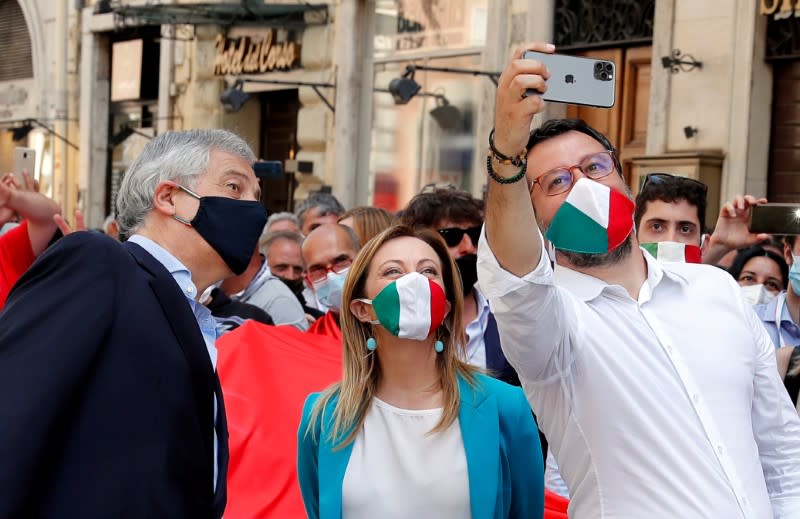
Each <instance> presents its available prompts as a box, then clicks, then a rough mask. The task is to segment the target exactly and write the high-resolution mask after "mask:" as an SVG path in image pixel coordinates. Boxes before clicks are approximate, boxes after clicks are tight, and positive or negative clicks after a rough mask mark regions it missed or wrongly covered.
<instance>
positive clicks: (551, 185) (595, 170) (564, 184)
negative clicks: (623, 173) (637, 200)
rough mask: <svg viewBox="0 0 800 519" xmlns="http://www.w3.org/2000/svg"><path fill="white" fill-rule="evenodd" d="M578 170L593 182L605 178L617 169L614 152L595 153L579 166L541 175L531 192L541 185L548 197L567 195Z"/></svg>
mask: <svg viewBox="0 0 800 519" xmlns="http://www.w3.org/2000/svg"><path fill="white" fill-rule="evenodd" d="M576 169H577V170H579V171H580V172H581V173H583V174H584V175H586V176H587V177H589V178H591V179H592V180H600V179H601V178H605V177H607V176H608V175H610V174H611V173H612V172H613V171H614V170H615V169H616V166H615V164H614V152H613V151H611V150H606V151H601V152H600V153H594V154H592V155H588V156H586V157H584V158H583V160H581V162H580V163H579V164H575V165H574V166H569V167H566V166H564V167H560V168H555V169H551V170H550V171H548V172H547V173H543V174H541V175H539V176H538V177H536V179H535V180H534V181H533V182H531V185H530V192H531V193H532V192H533V186H535V185H536V184H539V186H541V188H542V191H544V194H545V195H547V196H555V195H560V194H562V193H566V192H567V191H569V190H570V188H571V187H572V184H574V183H575V176H574V174H573V172H574V171H575V170H576Z"/></svg>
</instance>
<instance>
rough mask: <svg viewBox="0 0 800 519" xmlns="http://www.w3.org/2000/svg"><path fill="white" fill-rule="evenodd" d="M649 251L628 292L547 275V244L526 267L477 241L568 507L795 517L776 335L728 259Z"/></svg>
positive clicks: (485, 282)
mask: <svg viewBox="0 0 800 519" xmlns="http://www.w3.org/2000/svg"><path fill="white" fill-rule="evenodd" d="M535 239H539V240H541V235H539V237H536V238H535ZM542 250H543V251H544V247H543V248H542ZM634 253H636V252H634ZM643 253H644V256H645V259H646V260H647V272H648V275H647V280H646V281H645V283H644V285H643V286H642V288H641V290H640V293H639V300H638V301H635V300H633V299H631V297H630V295H629V294H628V293H627V292H626V291H625V289H623V288H622V287H620V286H616V285H607V284H606V283H604V282H603V281H601V280H599V279H597V278H594V277H591V276H588V275H585V274H581V273H579V272H576V271H573V270H570V269H566V268H563V267H558V266H557V267H556V271H555V276H554V272H553V270H552V269H551V267H550V261H549V258H548V257H547V255H546V254H545V253H542V257H541V259H540V261H539V264H538V266H537V267H536V268H535V269H534V270H533V271H532V272H530V273H529V274H527V275H525V276H523V277H521V278H520V277H518V276H515V275H513V274H511V273H509V272H507V271H505V270H503V269H502V268H501V267H500V266H499V264H498V262H497V259H496V258H495V256H494V254H493V253H492V251H491V249H490V247H489V245H488V243H487V241H486V238H485V236H481V240H480V243H479V247H478V278H479V280H480V284H481V287H482V289H483V291H484V294H485V295H486V296H487V298H488V299H489V303H490V306H491V309H492V312H493V313H494V316H495V318H496V319H497V324H498V327H499V331H500V339H501V344H502V347H503V351H504V352H505V354H506V357H507V358H508V360H509V362H510V363H511V364H512V365H513V366H514V368H516V370H517V373H518V374H519V376H520V379H521V381H522V384H523V388H524V389H525V393H526V395H527V397H528V400H529V402H530V403H531V406H532V407H533V410H534V412H535V413H536V416H537V418H538V420H539V426H540V427H541V428H542V430H543V431H544V432H545V434H546V435H547V439H548V440H549V442H550V447H551V448H552V449H553V452H554V454H555V456H556V459H557V460H558V464H559V467H560V468H561V473H562V475H563V477H564V480H565V481H566V482H567V484H568V486H569V493H570V495H571V497H572V501H571V504H570V511H571V514H570V517H576V518H598V517H626V518H628V517H630V518H646V517H653V518H655V517H659V518H660V517H686V518H689V517H691V518H704V517H707V518H725V519H730V518H739V517H746V518H771V517H773V516H774V517H775V518H790V517H791V518H798V517H800V419H798V416H797V413H796V411H795V410H794V408H793V407H792V405H791V403H790V401H789V397H788V395H787V393H786V390H785V389H784V387H783V383H782V382H781V380H780V378H779V376H778V372H777V368H776V365H775V349H774V347H773V346H772V344H771V341H770V339H769V336H768V335H767V333H766V331H765V330H764V328H763V326H762V325H761V323H760V322H759V321H758V319H757V318H756V315H755V314H754V312H753V310H752V308H750V307H749V305H747V304H746V303H745V302H744V300H743V298H742V297H741V295H740V290H739V287H738V285H737V284H736V283H735V282H734V280H733V279H732V278H731V277H730V276H729V275H728V274H726V273H725V272H723V271H722V270H719V269H717V268H715V267H711V266H705V265H691V264H681V263H674V264H668V265H660V264H658V263H657V262H656V261H655V259H653V258H652V256H650V255H649V254H647V253H646V252H643Z"/></svg>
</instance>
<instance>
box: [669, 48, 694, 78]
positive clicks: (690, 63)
mask: <svg viewBox="0 0 800 519" xmlns="http://www.w3.org/2000/svg"><path fill="white" fill-rule="evenodd" d="M661 65H662V66H663V67H664V68H668V69H670V70H669V71H670V73H672V74H675V73H676V72H678V71H679V70H680V71H683V72H689V71H690V70H694V69H695V68H703V63H702V62H701V61H697V60H696V59H694V56H692V55H691V54H683V55H681V51H680V50H678V49H674V50H673V51H672V54H671V55H669V56H662V57H661Z"/></svg>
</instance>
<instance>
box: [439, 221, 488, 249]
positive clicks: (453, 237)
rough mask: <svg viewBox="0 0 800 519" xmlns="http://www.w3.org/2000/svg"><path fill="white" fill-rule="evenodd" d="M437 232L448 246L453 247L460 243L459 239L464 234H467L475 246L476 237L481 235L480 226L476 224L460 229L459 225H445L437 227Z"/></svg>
mask: <svg viewBox="0 0 800 519" xmlns="http://www.w3.org/2000/svg"><path fill="white" fill-rule="evenodd" d="M439 234H440V235H441V237H442V238H444V242H445V243H446V244H447V246H448V247H455V246H457V245H458V244H459V243H461V240H463V239H464V235H465V234H466V235H468V236H469V239H470V240H472V245H474V246H475V247H477V246H478V239H479V238H480V237H481V226H480V225H476V226H475V227H470V228H469V229H461V228H460V227H447V228H446V229H439Z"/></svg>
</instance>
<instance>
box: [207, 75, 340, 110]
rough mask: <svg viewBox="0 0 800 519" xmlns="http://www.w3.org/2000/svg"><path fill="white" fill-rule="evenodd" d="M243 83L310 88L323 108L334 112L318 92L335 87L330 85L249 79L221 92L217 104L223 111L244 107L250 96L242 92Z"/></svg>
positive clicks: (235, 83) (328, 102) (242, 80)
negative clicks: (220, 105) (218, 103)
mask: <svg viewBox="0 0 800 519" xmlns="http://www.w3.org/2000/svg"><path fill="white" fill-rule="evenodd" d="M245 83H263V84H267V85H288V86H296V87H297V86H307V87H311V89H312V90H314V92H315V93H316V94H317V95H318V96H319V98H320V99H321V100H322V102H323V103H325V106H327V107H328V108H330V109H331V112H335V111H336V110H335V109H334V107H333V104H332V103H331V102H330V101H328V98H327V97H325V96H324V95H322V92H320V91H319V89H320V88H334V87H335V86H336V85H333V84H331V83H309V82H308V81H283V80H280V79H251V78H242V79H237V80H236V81H234V83H233V85H231V86H230V87H228V88H226V89H225V90H223V91H222V94H220V96H219V102H220V103H222V106H224V107H225V110H227V111H228V112H238V111H239V110H241V109H242V105H244V104H245V103H246V102H247V100H248V99H250V94H248V93H247V92H245V91H244V84H245Z"/></svg>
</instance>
